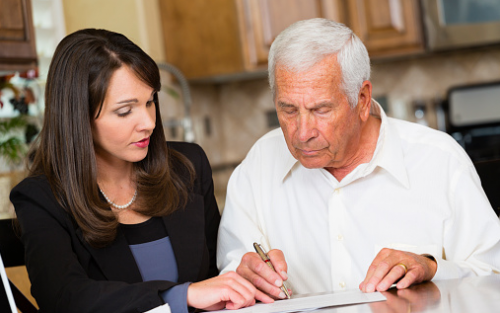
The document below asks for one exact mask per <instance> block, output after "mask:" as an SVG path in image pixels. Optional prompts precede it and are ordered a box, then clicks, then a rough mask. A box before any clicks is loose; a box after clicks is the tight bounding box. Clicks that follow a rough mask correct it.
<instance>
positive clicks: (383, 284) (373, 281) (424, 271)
mask: <svg viewBox="0 0 500 313" xmlns="http://www.w3.org/2000/svg"><path fill="white" fill-rule="evenodd" d="M436 270H437V263H436V262H435V261H433V260H431V259H429V258H426V257H424V256H421V255H418V254H415V253H411V252H404V251H399V250H393V249H387V248H384V249H382V250H381V251H380V252H379V253H378V254H377V256H376V257H375V259H374V260H373V262H372V264H371V265H370V267H369V268H368V273H367V274H366V277H365V280H364V281H363V282H362V283H361V284H360V285H359V289H360V290H361V291H363V292H374V291H385V290H387V289H389V287H391V285H392V284H394V283H395V282H397V284H396V287H397V288H398V289H403V288H407V287H409V286H411V285H413V284H418V283H420V282H423V281H427V280H431V279H432V277H434V274H436Z"/></svg>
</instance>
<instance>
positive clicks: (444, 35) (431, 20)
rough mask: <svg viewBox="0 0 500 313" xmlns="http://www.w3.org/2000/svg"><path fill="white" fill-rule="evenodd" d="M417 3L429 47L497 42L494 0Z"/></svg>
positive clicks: (499, 8)
mask: <svg viewBox="0 0 500 313" xmlns="http://www.w3.org/2000/svg"><path fill="white" fill-rule="evenodd" d="M421 5H422V13H423V22H424V26H425V34H426V40H427V47H428V49H429V50H446V49H452V48H459V47H470V46H478V45H484V44H491V43H500V1H498V0H421Z"/></svg>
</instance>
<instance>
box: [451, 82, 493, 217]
mask: <svg viewBox="0 0 500 313" xmlns="http://www.w3.org/2000/svg"><path fill="white" fill-rule="evenodd" d="M445 107H446V116H447V127H446V131H447V132H448V133H449V134H450V135H451V136H453V138H455V139H456V140H457V142H458V143H459V144H460V145H461V146H462V147H463V148H464V149H465V151H466V152H467V154H468V155H469V156H470V158H471V159H472V161H473V162H474V165H475V167H476V170H477V172H478V174H479V177H480V178H481V184H482V186H483V189H484V191H485V193H486V196H487V197H488V200H489V201H490V203H491V206H492V207H493V209H494V210H495V212H496V214H497V215H499V216H500V82H492V83H487V84H477V85H467V86H458V87H453V88H451V89H450V90H449V91H448V96H447V103H446V105H445Z"/></svg>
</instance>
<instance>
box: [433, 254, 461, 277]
mask: <svg viewBox="0 0 500 313" xmlns="http://www.w3.org/2000/svg"><path fill="white" fill-rule="evenodd" d="M434 259H435V260H436V263H437V270H436V274H434V277H432V279H431V280H442V279H453V278H459V277H460V273H459V272H458V271H457V266H456V265H455V264H453V262H450V261H446V260H443V259H441V258H436V257H434Z"/></svg>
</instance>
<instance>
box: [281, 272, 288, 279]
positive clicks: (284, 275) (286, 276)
mask: <svg viewBox="0 0 500 313" xmlns="http://www.w3.org/2000/svg"><path fill="white" fill-rule="evenodd" d="M281 277H283V279H284V280H287V279H288V274H287V273H286V272H285V271H281Z"/></svg>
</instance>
